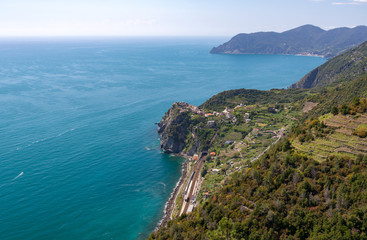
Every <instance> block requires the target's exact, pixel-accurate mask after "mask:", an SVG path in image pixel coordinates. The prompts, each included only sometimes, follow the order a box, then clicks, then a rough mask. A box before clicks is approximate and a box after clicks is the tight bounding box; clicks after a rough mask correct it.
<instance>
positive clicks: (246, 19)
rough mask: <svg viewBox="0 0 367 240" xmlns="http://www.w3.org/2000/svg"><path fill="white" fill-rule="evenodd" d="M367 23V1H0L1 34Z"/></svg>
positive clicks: (226, 31) (192, 32) (196, 32)
mask: <svg viewBox="0 0 367 240" xmlns="http://www.w3.org/2000/svg"><path fill="white" fill-rule="evenodd" d="M304 24H313V25H316V26H319V27H321V28H323V29H332V28H336V27H354V26H358V25H367V0H0V36H232V35H235V34H237V33H251V32H258V31H276V32H282V31H285V30H288V29H291V28H294V27H298V26H301V25H304Z"/></svg>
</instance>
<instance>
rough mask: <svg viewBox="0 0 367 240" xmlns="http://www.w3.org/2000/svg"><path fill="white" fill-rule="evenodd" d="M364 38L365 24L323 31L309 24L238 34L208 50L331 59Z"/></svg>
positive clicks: (359, 42) (365, 33) (224, 52)
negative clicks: (278, 30)
mask: <svg viewBox="0 0 367 240" xmlns="http://www.w3.org/2000/svg"><path fill="white" fill-rule="evenodd" d="M366 40H367V27H366V26H358V27H354V28H347V27H343V28H335V29H331V30H329V31H326V30H323V29H321V28H319V27H316V26H313V25H304V26H301V27H298V28H294V29H291V30H289V31H285V32H282V33H277V32H257V33H250V34H246V33H241V34H238V35H236V36H235V37H233V38H232V39H231V40H230V41H228V42H226V43H224V44H222V45H220V46H218V47H214V48H213V49H212V50H211V51H210V53H222V54H293V55H295V54H299V55H315V56H323V57H326V58H332V57H334V56H336V55H338V54H340V53H342V52H344V51H345V50H347V49H350V48H352V47H355V46H357V45H359V44H361V43H362V42H364V41H366Z"/></svg>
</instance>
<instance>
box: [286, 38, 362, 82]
mask: <svg viewBox="0 0 367 240" xmlns="http://www.w3.org/2000/svg"><path fill="white" fill-rule="evenodd" d="M364 73H367V42H364V43H362V44H361V45H359V46H358V47H356V48H353V49H351V50H349V51H347V52H345V53H343V54H341V55H339V56H336V57H335V58H333V59H331V60H329V61H327V62H326V63H324V64H323V65H321V66H320V67H317V68H315V69H314V70H312V71H311V72H310V73H308V74H307V75H306V76H304V77H303V78H302V79H301V80H299V81H298V82H297V83H295V84H293V85H291V86H290V88H315V87H324V86H326V85H328V84H330V83H333V82H340V81H347V80H351V79H354V78H355V77H356V76H359V75H362V74H364Z"/></svg>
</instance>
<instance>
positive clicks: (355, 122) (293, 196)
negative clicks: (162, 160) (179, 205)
mask: <svg viewBox="0 0 367 240" xmlns="http://www.w3.org/2000/svg"><path fill="white" fill-rule="evenodd" d="M365 49H366V43H364V44H362V45H361V46H359V47H357V48H356V49H353V50H351V51H350V52H349V53H345V54H342V55H341V56H338V57H336V58H335V59H346V58H348V57H351V55H350V54H352V53H353V54H354V55H353V57H356V56H357V55H358V56H359V60H356V61H354V62H358V61H361V62H360V63H358V64H352V65H350V67H346V66H344V67H340V65H338V64H337V63H338V61H335V59H332V60H329V61H328V62H327V63H326V64H325V65H326V66H328V69H329V70H330V71H331V72H338V76H343V79H340V80H338V81H335V82H333V83H332V84H329V85H326V86H325V87H324V88H317V89H284V90H276V89H273V90H270V91H258V90H245V89H239V90H231V91H226V92H223V93H220V94H217V95H215V96H213V97H212V98H211V99H209V100H208V101H207V102H205V103H204V104H203V105H202V106H201V108H202V109H203V110H204V111H205V112H210V111H218V112H219V111H223V110H224V109H226V110H225V112H229V113H230V114H229V113H228V114H229V115H231V118H228V117H227V116H226V115H220V116H215V115H213V116H212V115H210V116H209V117H207V116H205V117H204V116H202V117H201V119H202V121H198V119H199V117H197V116H195V115H192V116H191V117H192V118H193V119H195V120H196V121H197V124H196V125H195V124H194V123H193V122H192V124H193V125H191V127H192V129H195V131H196V133H199V132H205V131H206V132H210V133H211V134H210V135H208V134H206V135H205V136H209V137H206V142H207V145H206V147H207V148H206V149H207V150H209V152H211V151H213V152H215V153H216V156H214V157H208V158H207V159H206V161H205V163H204V169H203V172H202V178H203V179H202V186H203V187H202V191H201V192H200V194H201V195H200V196H201V197H199V198H198V199H197V201H199V204H198V206H197V207H196V208H194V210H193V212H191V213H189V214H187V215H186V214H183V215H181V216H179V217H176V218H174V219H173V220H172V221H170V222H168V224H167V226H165V227H162V228H160V229H159V230H158V231H156V232H154V233H152V234H151V236H150V238H149V239H259V240H260V239H325V240H326V239H367V180H366V179H367V74H361V72H358V70H357V69H363V68H366V67H367V63H366V61H365V57H366V56H367V52H365ZM340 62H342V61H341V60H340ZM334 63H335V67H334V68H333V64H334ZM342 80H348V81H342ZM323 81H324V80H323V78H321V80H320V82H323ZM325 81H327V80H325ZM244 118H245V119H244ZM246 118H250V119H246ZM234 119H235V120H234ZM208 120H210V121H211V122H214V123H215V125H214V126H213V127H209V126H208V125H207V122H208V123H209V121H208ZM247 120H248V121H247ZM274 129H281V130H280V131H273V130H274ZM286 129H287V130H286ZM284 133H287V134H286V135H285V136H283V135H284ZM278 138H279V139H281V140H275V139H278ZM228 140H233V141H230V142H231V143H230V144H227V142H228ZM187 144H190V142H187ZM214 168H215V170H216V171H215V173H214V171H213V169H214ZM204 191H205V192H207V193H210V194H209V195H204Z"/></svg>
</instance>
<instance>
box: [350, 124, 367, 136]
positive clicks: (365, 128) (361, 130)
mask: <svg viewBox="0 0 367 240" xmlns="http://www.w3.org/2000/svg"><path fill="white" fill-rule="evenodd" d="M353 134H354V135H357V136H358V137H360V138H365V137H367V125H364V124H361V125H359V126H358V127H357V129H356V130H355V131H354V132H353Z"/></svg>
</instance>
